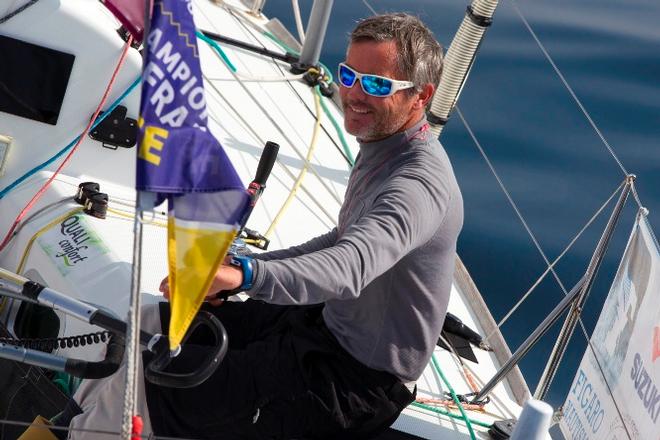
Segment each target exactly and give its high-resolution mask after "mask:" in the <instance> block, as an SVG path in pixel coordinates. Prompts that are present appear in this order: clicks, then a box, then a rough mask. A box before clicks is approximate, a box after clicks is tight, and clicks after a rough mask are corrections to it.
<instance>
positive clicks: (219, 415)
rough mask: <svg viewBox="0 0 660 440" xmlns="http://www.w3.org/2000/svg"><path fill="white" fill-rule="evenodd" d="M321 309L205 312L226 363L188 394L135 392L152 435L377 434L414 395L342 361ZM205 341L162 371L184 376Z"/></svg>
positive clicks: (150, 388)
mask: <svg viewBox="0 0 660 440" xmlns="http://www.w3.org/2000/svg"><path fill="white" fill-rule="evenodd" d="M322 307H323V306H322V305H315V306H278V305H272V304H267V303H264V302H262V301H256V300H248V301H246V302H242V303H241V302H226V303H225V304H223V305H222V306H220V307H210V306H208V305H206V306H205V310H207V311H210V312H211V313H213V314H214V315H215V316H217V317H218V318H219V319H220V321H221V322H222V323H223V325H224V326H225V328H226V329H227V333H228V334H229V350H228V352H227V355H226V356H225V358H224V361H223V362H222V363H221V364H220V366H219V367H218V369H217V370H216V372H215V373H214V374H213V375H212V376H211V377H210V378H209V379H208V380H207V381H206V382H204V383H203V384H201V385H199V386H197V387H195V388H189V389H175V388H165V387H159V386H156V385H153V384H150V383H149V382H146V383H145V387H146V394H147V404H148V407H149V416H150V418H151V423H152V425H153V430H154V433H155V434H156V435H162V436H172V437H184V438H192V439H197V438H199V439H287V440H288V439H300V440H302V439H368V438H371V437H374V436H376V435H378V434H379V433H380V432H382V431H384V430H385V429H387V427H388V426H389V425H390V424H392V423H393V422H394V420H396V418H397V416H398V414H399V413H400V412H401V411H402V410H403V408H405V407H406V406H407V405H408V404H409V403H410V402H412V401H413V400H414V395H413V394H412V393H410V391H408V389H407V388H406V387H405V385H403V384H402V383H401V382H400V380H399V379H398V378H396V377H395V376H393V375H392V374H390V373H386V372H382V371H376V370H373V369H370V368H368V367H366V366H364V365H363V364H361V363H360V362H358V361H357V360H355V359H354V358H353V357H352V356H351V355H350V354H348V353H347V352H346V351H345V350H344V349H343V348H342V347H341V346H340V345H339V344H338V342H337V341H336V339H335V338H334V336H333V335H332V334H331V333H330V331H329V330H328V328H327V327H326V326H325V324H324V322H323V318H322V316H321V311H322ZM160 313H161V322H162V326H163V329H167V327H168V325H169V304H167V303H163V304H162V306H161V308H160ZM163 333H165V331H163ZM207 338H208V335H204V334H203V332H202V331H200V332H199V334H193V335H192V336H191V338H190V339H189V342H190V343H189V344H186V346H185V348H184V350H183V352H182V354H181V355H179V357H178V358H176V359H177V360H176V362H175V363H174V364H173V365H172V371H176V370H178V371H182V370H183V371H190V370H191V368H190V366H191V365H195V363H196V362H199V360H200V359H202V358H203V357H204V346H203V345H204V343H205V340H206V339H207ZM207 343H208V342H207Z"/></svg>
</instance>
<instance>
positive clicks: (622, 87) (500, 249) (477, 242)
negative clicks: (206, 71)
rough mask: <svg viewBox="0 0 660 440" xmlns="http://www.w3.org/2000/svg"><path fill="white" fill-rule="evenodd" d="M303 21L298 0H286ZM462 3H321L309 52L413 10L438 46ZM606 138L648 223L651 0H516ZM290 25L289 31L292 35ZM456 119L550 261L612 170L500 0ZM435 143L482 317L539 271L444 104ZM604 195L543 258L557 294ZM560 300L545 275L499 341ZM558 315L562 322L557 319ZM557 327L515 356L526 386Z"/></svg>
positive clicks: (619, 234) (600, 284)
mask: <svg viewBox="0 0 660 440" xmlns="http://www.w3.org/2000/svg"><path fill="white" fill-rule="evenodd" d="M299 3H300V5H301V8H302V12H303V17H307V16H308V13H309V10H310V8H311V4H312V1H311V0H299ZM467 4H468V3H467V2H465V1H464V0H461V1H459V0H451V1H438V0H418V1H414V2H413V1H403V0H369V1H368V3H367V2H364V1H358V0H355V1H348V0H335V2H334V8H333V15H332V17H331V20H330V25H329V29H328V35H327V38H326V41H325V46H324V50H323V53H322V60H323V61H324V62H325V64H327V65H328V66H329V67H330V68H331V69H334V68H336V65H337V63H338V62H340V61H342V60H343V57H344V53H345V49H346V45H347V42H348V33H349V32H350V30H351V29H352V28H353V26H354V24H355V22H356V20H358V19H359V18H362V17H366V16H368V15H370V14H371V11H370V8H369V7H368V6H371V7H372V8H373V9H374V10H376V11H377V12H388V11H407V12H412V13H414V14H417V15H419V16H420V17H421V18H422V19H423V20H424V21H425V22H426V23H427V24H428V26H429V27H430V28H431V30H432V31H433V32H434V33H435V35H436V36H437V38H438V40H439V41H441V42H442V43H443V44H444V45H445V46H448V45H449V43H450V42H451V39H452V37H453V34H454V32H455V31H456V29H457V28H458V25H459V23H460V21H461V20H462V18H463V15H464V11H465V7H466V6H467ZM515 4H516V5H517V6H518V7H519V9H520V10H521V12H522V14H523V15H524V16H525V18H526V19H527V20H528V21H529V23H530V25H531V27H532V28H533V29H534V31H535V32H536V34H537V36H538V38H539V39H540V41H541V42H542V44H543V45H544V46H545V48H546V49H547V51H548V53H549V54H550V56H551V57H552V59H553V60H554V62H555V63H556V65H557V67H558V68H559V69H560V71H561V72H562V74H563V76H564V77H565V79H566V81H567V82H568V83H569V84H570V85H571V86H572V88H573V90H574V92H575V94H576V96H577V97H578V98H579V99H580V100H581V102H582V104H583V105H584V107H585V108H586V110H587V111H588V112H589V113H590V115H591V117H592V118H593V121H594V123H595V124H596V125H597V126H598V127H599V129H600V130H601V132H602V135H603V137H604V138H605V139H606V140H607V142H608V143H609V144H610V145H611V147H612V149H613V151H614V152H615V153H616V155H617V156H618V158H619V159H620V161H621V164H622V166H623V167H624V168H625V170H626V172H628V173H632V174H635V175H636V176H637V181H636V188H637V190H638V193H639V197H640V199H641V202H642V203H643V205H644V206H645V207H647V208H648V209H649V210H650V215H649V219H650V222H651V224H652V225H653V226H654V227H655V228H656V231H660V87H658V82H659V80H660V26H659V25H658V20H659V19H660V3H658V2H657V1H654V0H626V1H623V0H619V1H615V0H581V1H568V0H552V1H550V0H543V1H541V0H528V1H519V2H516V3H515ZM265 12H266V13H267V14H268V15H269V16H277V17H279V18H280V19H282V21H283V22H284V23H285V25H287V27H288V28H289V29H291V30H295V24H294V21H293V15H292V13H291V5H290V2H289V1H285V0H278V1H275V0H271V1H270V2H268V3H267V7H266V10H265ZM294 33H295V31H294ZM459 107H460V109H461V111H462V113H463V115H464V116H465V118H466V120H467V122H468V124H469V126H470V127H471V129H472V130H473V132H474V133H475V135H476V137H477V139H478V141H479V142H480V143H481V145H482V146H483V148H484V150H485V151H486V153H487V155H488V157H489V158H490V160H491V161H492V163H493V166H494V167H495V168H496V170H497V172H498V174H499V176H500V177H501V179H502V181H503V183H504V185H505V186H506V187H507V188H508V190H509V191H510V194H511V197H512V199H513V200H514V201H515V202H516V204H517V205H518V207H519V209H520V212H521V213H522V215H523V216H524V218H525V220H526V221H527V223H528V225H529V227H530V229H531V230H532V231H533V233H534V235H535V236H536V238H537V239H538V242H539V244H540V246H541V248H542V249H543V251H544V252H545V253H546V255H547V257H548V258H549V259H550V260H551V261H552V260H554V258H556V257H557V256H558V255H559V254H560V253H561V252H562V251H563V249H564V247H565V246H567V245H568V243H569V242H570V241H571V240H572V238H573V237H574V236H575V235H576V234H577V232H578V231H579V230H580V229H581V228H582V227H583V226H584V225H585V224H586V223H587V221H588V220H589V219H590V218H591V217H592V215H593V214H594V213H595V212H596V211H597V209H598V208H599V207H600V206H601V204H603V203H604V202H605V201H606V200H607V198H608V197H609V196H610V194H612V192H613V191H614V190H615V189H616V188H617V186H618V185H619V184H620V183H621V182H622V180H623V178H624V171H623V170H622V169H621V167H620V166H619V165H618V164H617V162H616V161H615V160H614V158H613V157H612V155H611V154H610V153H609V152H608V150H607V148H606V147H605V146H604V143H603V141H602V140H601V139H600V137H599V136H598V135H597V134H596V132H595V130H594V129H593V128H592V127H591V125H590V124H589V122H588V121H587V119H586V118H585V116H584V115H583V114H582V112H581V110H580V109H579V107H578V106H577V105H576V103H575V101H574V100H573V98H572V97H571V95H570V94H569V92H568V91H567V89H566V88H565V86H564V85H563V84H562V82H561V80H560V79H559V77H558V75H557V74H556V73H555V72H554V71H553V68H552V66H551V65H550V63H549V62H548V61H547V59H546V58H545V57H544V55H543V53H542V51H541V49H540V48H539V46H538V45H537V43H536V42H535V41H534V39H533V38H532V36H531V35H530V33H529V32H528V30H527V29H526V27H525V25H524V23H523V21H522V20H521V19H520V17H519V16H518V14H517V13H516V10H515V8H514V4H513V3H512V2H511V1H504V2H502V4H501V5H500V7H499V9H498V10H497V12H496V14H495V21H494V24H493V26H492V27H491V29H489V31H488V32H487V34H486V39H485V41H484V42H483V44H482V47H481V50H480V52H479V55H478V57H477V60H476V62H475V65H474V68H473V70H472V73H471V75H470V77H469V79H468V82H467V85H466V87H465V89H464V91H463V94H462V96H461V98H460V101H459ZM441 141H442V142H443V144H444V146H445V148H446V150H447V152H448V153H449V156H450V158H451V160H452V163H453V165H454V168H455V172H456V175H457V178H458V180H459V184H460V185H461V189H462V191H463V196H464V199H465V214H466V215H465V225H464V228H463V232H462V234H461V236H460V239H459V244H458V247H459V255H460V257H461V258H462V259H463V261H464V263H465V264H466V266H467V267H468V269H469V271H470V273H471V275H472V277H473V279H474V281H475V283H476V284H477V286H478V288H479V289H480V291H481V293H482V295H483V296H484V298H485V300H486V302H487V303H488V305H489V307H490V309H491V312H492V314H493V316H494V317H495V319H496V320H500V319H501V318H502V317H503V316H504V315H505V314H506V313H507V311H508V310H509V309H510V308H511V307H512V306H513V305H514V304H515V303H516V302H517V300H518V299H519V298H520V297H521V296H522V295H523V294H524V293H525V292H526V291H527V289H528V288H529V287H530V286H531V285H532V284H533V283H534V281H535V280H536V279H537V278H538V277H539V276H540V275H541V273H543V271H544V270H545V268H546V265H545V263H544V261H543V259H542V257H541V256H540V254H539V252H538V251H537V250H536V248H535V246H534V244H533V243H532V240H531V239H530V237H529V235H528V234H527V232H526V231H525V229H524V228H523V226H522V224H521V222H520V221H519V220H518V218H517V216H516V214H515V212H514V211H513V209H512V208H511V206H510V205H509V203H508V201H507V199H506V197H505V195H504V193H503V192H502V191H501V190H500V188H499V186H498V183H497V181H496V180H495V178H494V176H493V175H492V173H491V172H490V170H489V168H488V166H487V164H486V162H485V161H484V159H483V158H482V157H481V154H480V153H479V151H478V150H477V148H476V147H475V144H474V142H473V140H472V139H471V137H470V136H469V134H468V131H467V129H466V127H465V126H464V124H463V123H462V121H461V120H460V118H459V117H458V115H457V114H456V113H454V115H453V116H452V117H451V119H450V122H449V124H448V125H447V127H446V129H445V131H444V133H443V135H442V137H441ZM612 207H613V203H611V204H610V205H609V206H608V208H607V209H606V210H605V211H604V212H603V213H602V214H601V215H600V216H599V217H598V219H597V220H596V221H595V222H594V223H593V224H592V225H591V227H590V228H589V229H587V231H586V232H585V233H584V234H583V235H582V236H581V238H580V239H579V240H578V241H577V242H576V243H575V245H574V246H573V247H572V248H571V250H570V251H569V252H568V253H567V254H566V256H565V257H564V258H563V259H562V260H561V261H560V263H559V264H558V265H557V273H558V275H559V277H560V278H561V280H562V282H563V284H564V285H565V286H566V288H567V289H570V288H571V287H572V286H573V285H574V284H575V283H576V282H577V281H578V280H579V278H580V277H581V276H582V274H583V273H584V271H585V269H586V266H587V264H588V262H589V259H590V258H591V255H592V253H593V250H594V248H595V246H596V243H597V241H598V238H599V236H600V234H601V233H602V230H603V228H604V226H605V223H606V221H607V217H608V216H609V213H610V212H611V208H612ZM636 211H637V204H636V202H635V200H634V199H633V198H632V197H631V198H630V199H629V200H628V202H627V205H626V209H625V210H624V212H623V215H622V218H621V220H620V223H619V225H618V227H617V229H616V233H615V235H614V238H613V239H612V242H611V245H610V246H609V249H608V252H607V255H606V257H605V259H604V262H603V265H602V268H601V270H600V271H599V273H598V277H597V280H596V283H595V285H594V287H593V289H592V291H591V294H590V296H589V299H588V301H587V304H586V308H585V311H584V313H583V321H584V324H585V327H586V329H587V332H589V333H591V331H592V329H593V327H594V325H595V322H596V320H597V319H598V315H599V313H600V308H601V305H602V303H603V301H604V298H605V296H606V295H607V292H608V289H609V284H610V282H611V280H612V277H613V274H614V271H615V270H616V267H617V264H618V260H619V258H620V256H621V255H622V253H623V249H624V247H625V244H626V241H627V239H628V235H629V233H630V230H631V228H632V224H633V221H634V217H635V213H636ZM562 297H563V293H562V291H561V288H560V287H559V286H558V283H557V282H556V281H555V280H554V279H552V277H548V278H547V279H546V280H545V281H544V282H542V283H541V284H540V286H539V287H538V288H537V289H536V290H535V292H534V293H533V294H532V295H531V296H530V298H529V300H528V301H527V302H526V303H525V304H524V305H523V306H522V307H521V308H520V309H519V310H518V311H517V312H516V313H515V314H514V315H513V316H512V318H511V319H510V320H509V321H508V322H507V323H505V324H504V325H503V326H502V332H503V334H504V336H505V338H506V340H507V342H508V343H509V346H510V347H511V348H512V350H515V349H516V348H517V347H518V346H519V345H520V343H521V342H522V341H523V340H524V339H525V338H526V337H527V335H528V334H529V333H530V332H531V331H532V330H533V329H534V328H535V327H536V325H537V324H538V323H540V322H541V320H542V319H543V318H544V317H545V314H546V313H548V312H549V311H550V310H551V309H552V308H553V307H554V306H555V305H556V304H557V303H558V302H559V301H560V299H561V298H562ZM562 321H563V318H562ZM559 328H560V323H558V324H556V325H555V327H554V328H553V329H552V330H551V331H549V332H548V334H546V336H545V337H544V338H543V339H542V340H541V341H540V343H539V344H538V346H537V347H536V348H534V349H533V350H532V351H531V352H530V353H529V354H528V355H527V356H526V357H525V359H524V360H523V361H522V362H521V368H522V371H523V373H524V375H525V377H526V379H527V382H528V384H529V386H530V389H531V390H532V392H533V391H534V389H535V387H536V384H537V382H538V379H539V377H540V375H541V372H542V370H543V367H544V365H545V362H546V360H547V357H548V355H549V353H550V350H551V347H552V344H553V342H554V341H555V340H556V337H557V334H558V331H559ZM585 347H586V341H585V338H584V336H583V335H582V332H581V331H580V330H579V329H578V330H577V331H576V334H575V335H574V337H573V339H572V342H571V344H570V346H569V348H568V349H567V351H566V354H565V356H564V362H563V364H562V365H561V367H560V370H559V372H558V374H557V377H556V379H555V381H554V382H553V386H552V388H551V390H550V392H549V394H548V397H547V400H548V401H549V403H551V404H552V405H553V406H554V407H557V406H559V405H561V404H562V403H563V401H564V398H565V395H566V393H567V390H568V387H569V386H570V383H571V381H572V379H573V376H574V374H575V371H576V368H577V365H578V363H579V362H580V359H581V358H582V354H583V352H584V350H585Z"/></svg>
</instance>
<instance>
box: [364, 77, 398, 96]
mask: <svg viewBox="0 0 660 440" xmlns="http://www.w3.org/2000/svg"><path fill="white" fill-rule="evenodd" d="M360 81H362V87H364V91H365V92H367V93H369V94H370V95H375V96H387V95H389V94H390V91H391V90H392V81H390V80H389V79H385V78H378V77H375V76H371V75H364V76H363V77H362V78H360Z"/></svg>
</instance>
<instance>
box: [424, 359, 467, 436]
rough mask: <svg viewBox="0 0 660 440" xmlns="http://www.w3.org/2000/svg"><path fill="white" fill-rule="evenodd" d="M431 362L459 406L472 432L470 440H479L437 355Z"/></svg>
mask: <svg viewBox="0 0 660 440" xmlns="http://www.w3.org/2000/svg"><path fill="white" fill-rule="evenodd" d="M431 362H432V364H433V368H435V371H436V373H438V375H439V376H440V379H442V381H443V382H444V383H445V385H446V386H447V389H448V390H449V392H450V393H451V398H452V399H454V403H455V404H456V406H458V410H459V411H460V412H461V415H462V416H463V419H464V420H465V425H466V426H467V429H468V431H469V432H470V438H471V439H472V440H477V437H476V436H475V435H474V430H473V429H472V423H471V422H470V418H469V417H468V416H467V414H465V410H464V409H463V405H461V402H460V401H459V400H458V397H456V393H455V392H454V389H453V388H452V387H451V385H450V384H449V381H448V380H447V378H446V377H445V375H444V374H443V372H442V370H441V369H440V364H438V361H437V360H436V358H435V353H433V354H432V355H431Z"/></svg>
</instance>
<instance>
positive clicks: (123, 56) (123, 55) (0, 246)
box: [0, 35, 133, 252]
mask: <svg viewBox="0 0 660 440" xmlns="http://www.w3.org/2000/svg"><path fill="white" fill-rule="evenodd" d="M132 42H133V37H132V36H130V35H129V37H128V39H127V41H126V44H125V45H124V49H123V50H122V53H121V56H120V57H119V61H118V62H117V65H116V66H115V70H114V72H113V73H112V76H111V77H110V82H109V83H108V85H107V87H106V89H105V92H104V93H103V97H102V98H101V102H99V104H98V106H97V107H96V110H95V111H94V115H93V116H92V117H91V119H90V120H89V122H88V123H87V126H86V127H85V130H83V133H87V132H88V131H89V129H90V128H91V126H92V124H93V123H94V121H95V120H96V118H97V116H98V115H99V113H100V112H101V108H103V105H104V104H105V101H106V100H107V99H108V95H109V94H110V90H112V86H113V85H114V83H115V80H116V79H117V75H118V74H119V69H121V67H122V66H123V65H124V61H125V60H126V55H128V50H129V49H130V48H131V43H132ZM83 139H84V137H83V136H80V137H79V139H78V142H76V144H75V145H74V146H73V148H71V151H69V153H68V154H67V155H66V157H65V158H64V160H63V161H62V163H61V164H60V165H59V166H58V167H57V169H56V170H55V172H53V174H52V175H51V176H50V177H49V178H48V180H47V181H46V183H45V184H44V185H43V186H42V187H41V188H40V189H39V191H37V193H36V194H35V195H34V196H33V197H32V199H30V201H29V202H28V203H27V205H25V207H24V208H23V209H22V210H21V212H20V213H19V214H18V216H17V217H16V219H15V220H14V223H13V224H12V226H11V227H10V228H9V231H7V235H5V238H4V240H3V241H2V243H1V244H0V252H2V250H3V249H4V248H5V247H6V246H7V243H9V240H11V237H12V235H13V233H14V230H15V229H16V227H17V226H18V224H19V223H20V221H21V220H22V219H23V217H25V216H26V215H27V213H28V212H29V211H30V209H32V207H33V206H34V205H35V204H36V203H37V201H38V200H39V199H40V198H41V196H43V194H44V193H45V192H46V190H47V189H48V187H49V186H50V184H51V183H52V181H53V180H55V177H57V175H58V174H59V173H60V171H62V169H63V168H64V166H65V165H67V164H68V163H69V161H70V160H71V157H73V155H74V153H75V152H76V151H77V150H78V147H79V146H80V144H81V143H82V141H83Z"/></svg>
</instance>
